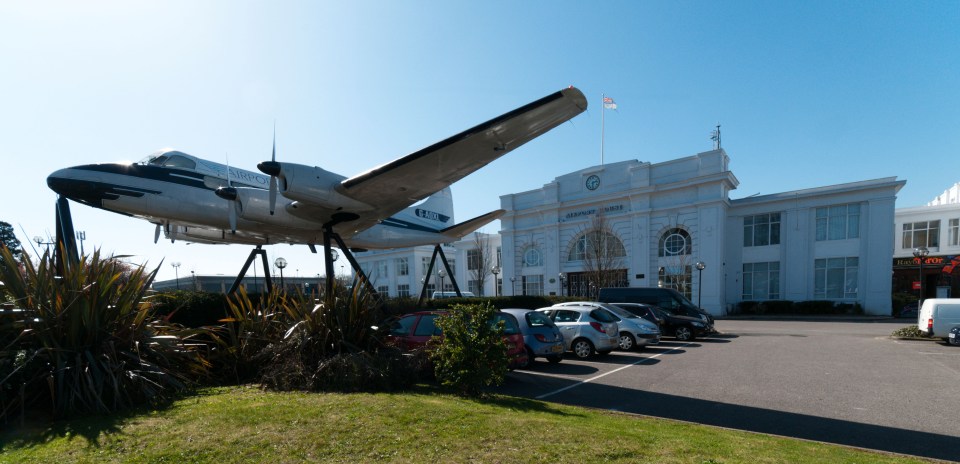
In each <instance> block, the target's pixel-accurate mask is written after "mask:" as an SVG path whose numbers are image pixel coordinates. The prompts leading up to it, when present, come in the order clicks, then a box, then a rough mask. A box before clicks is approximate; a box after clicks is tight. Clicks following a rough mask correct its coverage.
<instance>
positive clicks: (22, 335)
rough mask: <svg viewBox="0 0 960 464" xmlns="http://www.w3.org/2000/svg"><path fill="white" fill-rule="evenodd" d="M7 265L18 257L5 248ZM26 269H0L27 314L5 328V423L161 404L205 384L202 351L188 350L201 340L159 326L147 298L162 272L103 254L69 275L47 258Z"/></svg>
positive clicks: (71, 267)
mask: <svg viewBox="0 0 960 464" xmlns="http://www.w3.org/2000/svg"><path fill="white" fill-rule="evenodd" d="M0 260H2V261H3V262H8V263H9V262H13V261H12V260H13V256H12V255H11V253H10V251H9V250H8V249H6V248H3V249H2V250H0ZM22 264H23V265H22V267H16V266H0V280H2V281H3V283H4V287H5V292H6V294H7V298H9V299H10V300H11V302H12V303H14V305H15V306H17V307H18V308H19V309H21V310H22V311H20V312H17V313H11V315H10V317H9V318H8V323H7V324H0V330H3V331H4V332H5V333H4V334H3V336H0V341H4V342H5V343H4V345H2V346H0V376H2V377H0V419H2V420H6V419H8V418H10V417H12V416H14V415H17V414H18V413H20V412H22V411H24V410H26V409H28V408H37V407H40V408H48V409H49V410H50V412H51V413H52V414H53V415H54V416H55V417H63V416H71V415H77V414H84V413H107V412H113V411H117V410H120V409H124V408H128V407H131V406H134V405H139V404H145V403H159V402H162V401H164V400H167V399H169V398H171V397H173V396H174V395H176V394H177V393H179V392H181V391H183V390H185V389H187V388H189V386H190V385H191V384H192V379H195V378H197V377H199V376H202V375H204V373H205V371H206V368H207V364H206V361H205V360H204V358H203V357H202V356H201V349H202V347H199V346H195V345H194V344H192V343H190V337H192V336H194V335H196V334H197V331H196V330H184V329H182V328H181V327H178V326H173V325H170V324H167V323H164V322H162V321H158V320H155V319H154V318H153V317H152V310H151V305H150V304H149V303H148V302H147V301H146V295H147V291H148V289H149V287H150V283H151V282H152V281H153V279H154V277H155V276H156V273H157V270H154V271H152V272H147V271H145V270H144V268H142V267H136V268H132V269H131V268H128V267H126V265H125V264H124V263H121V262H119V261H118V260H116V259H113V258H103V257H101V256H100V252H99V251H95V252H94V253H93V255H91V256H89V257H84V258H83V259H82V260H81V261H80V262H79V263H70V262H67V263H65V265H64V267H65V269H64V272H63V275H56V274H57V273H56V271H55V269H54V266H53V260H52V259H51V256H50V255H49V254H44V255H43V256H42V257H41V258H40V260H39V263H38V264H36V265H34V264H33V262H32V261H31V260H30V259H24V260H22ZM9 319H13V320H12V321H10V320H9Z"/></svg>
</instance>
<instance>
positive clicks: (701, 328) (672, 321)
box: [614, 303, 713, 341]
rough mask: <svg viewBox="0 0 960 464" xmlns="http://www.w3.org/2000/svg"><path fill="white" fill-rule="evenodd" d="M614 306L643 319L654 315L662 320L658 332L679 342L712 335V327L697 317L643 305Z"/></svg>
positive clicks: (620, 304) (624, 304)
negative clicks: (650, 313) (649, 313)
mask: <svg viewBox="0 0 960 464" xmlns="http://www.w3.org/2000/svg"><path fill="white" fill-rule="evenodd" d="M614 304H615V305H617V306H618V307H620V308H623V309H625V310H627V311H630V312H631V313H633V314H636V315H638V316H640V317H643V318H646V316H644V314H645V313H648V312H653V313H656V314H657V315H659V316H660V318H661V319H662V320H663V322H662V323H661V324H660V330H661V331H662V332H663V333H664V334H665V335H673V336H674V337H676V338H677V340H680V341H688V340H693V339H694V338H696V337H703V336H705V335H709V334H711V333H713V326H712V325H710V324H709V323H707V322H706V321H704V320H703V319H701V318H699V317H690V316H682V315H679V314H676V313H673V312H671V311H669V310H666V309H663V308H661V307H659V306H653V305H647V304H643V303H614Z"/></svg>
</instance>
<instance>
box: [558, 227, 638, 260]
mask: <svg viewBox="0 0 960 464" xmlns="http://www.w3.org/2000/svg"><path fill="white" fill-rule="evenodd" d="M626 255H627V252H626V249H625V248H624V247H623V242H621V241H620V239H619V238H617V236H616V235H613V234H612V233H610V232H607V231H603V230H593V231H588V232H584V233H583V234H582V235H580V236H579V237H577V238H576V240H574V242H573V246H572V247H570V253H569V254H568V255H567V261H583V260H585V259H587V257H588V256H593V257H603V258H622V257H624V256H626Z"/></svg>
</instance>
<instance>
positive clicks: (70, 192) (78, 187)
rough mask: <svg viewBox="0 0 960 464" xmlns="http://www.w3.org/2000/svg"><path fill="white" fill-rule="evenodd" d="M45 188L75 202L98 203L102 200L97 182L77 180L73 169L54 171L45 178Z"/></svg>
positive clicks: (101, 193)
mask: <svg viewBox="0 0 960 464" xmlns="http://www.w3.org/2000/svg"><path fill="white" fill-rule="evenodd" d="M47 187H50V190H53V191H54V192H57V193H59V194H60V195H63V196H65V197H67V198H69V199H71V200H75V201H81V202H84V203H99V202H101V201H102V200H103V193H104V192H103V188H101V187H100V186H99V185H98V182H94V181H92V180H89V179H81V178H78V175H77V172H76V170H75V169H74V168H65V169H60V170H57V171H54V172H53V173H52V174H50V175H49V176H47Z"/></svg>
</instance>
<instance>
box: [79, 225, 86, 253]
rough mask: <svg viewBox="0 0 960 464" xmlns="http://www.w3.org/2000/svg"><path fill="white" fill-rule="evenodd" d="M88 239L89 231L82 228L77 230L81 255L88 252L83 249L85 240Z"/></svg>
mask: <svg viewBox="0 0 960 464" xmlns="http://www.w3.org/2000/svg"><path fill="white" fill-rule="evenodd" d="M86 239H87V233H86V232H84V231H82V230H78V231H77V240H80V256H84V255H85V254H86V253H84V251H83V241H84V240H86Z"/></svg>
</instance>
